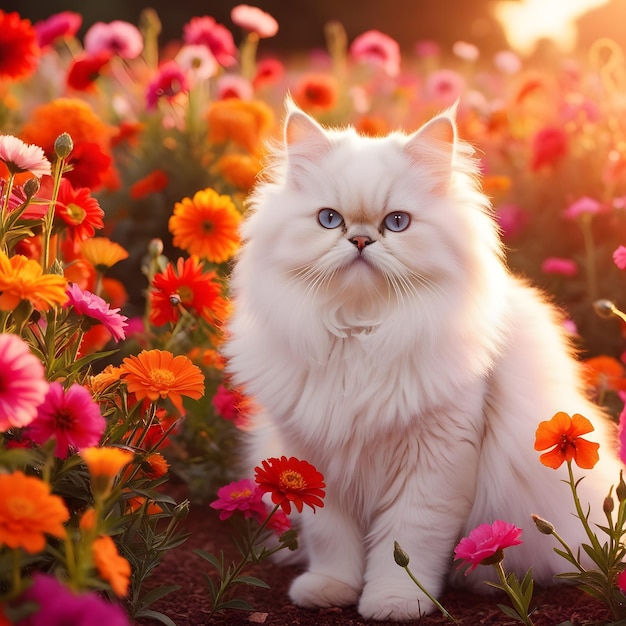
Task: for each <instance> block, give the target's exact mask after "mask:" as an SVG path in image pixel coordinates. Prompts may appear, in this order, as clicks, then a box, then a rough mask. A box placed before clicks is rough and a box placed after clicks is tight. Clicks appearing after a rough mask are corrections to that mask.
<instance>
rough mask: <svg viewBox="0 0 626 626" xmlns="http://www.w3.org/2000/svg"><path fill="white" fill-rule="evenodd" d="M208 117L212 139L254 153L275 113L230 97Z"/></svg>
mask: <svg viewBox="0 0 626 626" xmlns="http://www.w3.org/2000/svg"><path fill="white" fill-rule="evenodd" d="M207 120H208V122H209V141H211V142H212V143H224V142H226V141H229V140H230V141H233V142H234V143H236V144H237V145H239V146H241V147H242V148H244V149H246V150H247V151H248V152H254V151H255V150H257V149H258V148H259V146H260V145H261V142H262V141H263V139H264V138H265V137H266V136H267V135H268V134H269V133H270V131H271V130H272V128H273V126H274V113H273V112H272V109H271V108H270V107H269V106H268V105H267V104H265V103H264V102H261V101H260V100H240V99H238V98H227V99H226V100H218V101H216V102H213V103H211V105H210V106H209V108H208V111H207ZM31 143H35V142H31Z"/></svg>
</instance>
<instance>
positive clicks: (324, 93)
mask: <svg viewBox="0 0 626 626" xmlns="http://www.w3.org/2000/svg"><path fill="white" fill-rule="evenodd" d="M293 99H294V101H295V102H296V104H297V105H298V106H299V107H300V108H302V109H304V110H305V111H310V110H312V109H315V110H317V111H328V110H329V109H332V108H333V107H334V106H335V104H336V103H337V82H336V81H335V79H334V78H333V77H332V76H329V75H327V74H307V75H305V76H303V77H302V78H301V79H300V81H299V82H298V84H297V85H296V87H295V89H294V92H293Z"/></svg>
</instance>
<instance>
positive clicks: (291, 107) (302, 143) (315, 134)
mask: <svg viewBox="0 0 626 626" xmlns="http://www.w3.org/2000/svg"><path fill="white" fill-rule="evenodd" d="M286 106H287V117H286V119H285V145H286V146H287V152H297V153H298V154H299V155H302V156H305V157H307V156H308V157H309V158H310V159H311V160H312V161H316V160H318V159H319V158H321V157H322V156H324V154H326V153H327V152H328V151H329V150H330V148H331V144H330V141H329V139H328V137H327V135H326V133H325V131H324V129H323V128H322V127H321V126H320V125H319V124H318V123H317V122H316V121H315V120H314V119H313V118H312V117H310V116H308V115H307V114H306V113H305V112H304V111H302V110H301V109H299V108H298V107H297V106H296V105H295V104H294V103H293V101H292V100H291V99H290V98H288V99H287V102H286Z"/></svg>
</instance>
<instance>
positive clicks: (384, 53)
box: [349, 30, 400, 76]
mask: <svg viewBox="0 0 626 626" xmlns="http://www.w3.org/2000/svg"><path fill="white" fill-rule="evenodd" d="M349 53H350V56H352V58H354V59H355V60H357V61H362V62H365V63H371V64H372V65H379V66H380V67H382V68H383V70H384V71H385V73H386V74H388V75H389V76H397V75H398V73H399V72H400V46H399V45H398V42H397V41H396V40H395V39H392V38H391V37H389V35H385V34H384V33H381V32H380V31H379V30H368V31H366V32H364V33H363V34H362V35H359V36H358V37H357V38H356V39H355V40H354V41H353V42H352V44H351V45H350V50H349Z"/></svg>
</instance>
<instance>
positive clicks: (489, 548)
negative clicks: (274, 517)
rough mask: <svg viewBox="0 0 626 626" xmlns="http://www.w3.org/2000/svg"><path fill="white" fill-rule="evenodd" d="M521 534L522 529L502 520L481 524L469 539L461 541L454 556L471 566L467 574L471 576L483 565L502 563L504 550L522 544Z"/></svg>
mask: <svg viewBox="0 0 626 626" xmlns="http://www.w3.org/2000/svg"><path fill="white" fill-rule="evenodd" d="M521 534H522V529H521V528H518V527H517V526H515V525H514V524H509V523H508V522H503V521H502V520H496V521H495V522H494V523H493V524H481V525H480V526H477V527H476V528H474V530H472V532H471V533H470V534H469V536H468V537H464V538H463V539H461V541H459V543H458V545H457V547H456V548H455V549H454V556H455V557H456V559H457V560H460V561H464V562H465V563H469V564H470V568H469V569H468V570H467V572H466V574H469V572H471V571H472V570H474V569H476V567H478V566H479V565H480V564H481V563H482V564H484V565H489V564H493V563H496V562H498V561H501V560H502V558H503V555H502V554H501V552H502V550H504V549H505V548H509V547H511V546H517V545H519V544H521V543H522V540H521V539H520V536H521ZM461 565H463V563H461Z"/></svg>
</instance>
